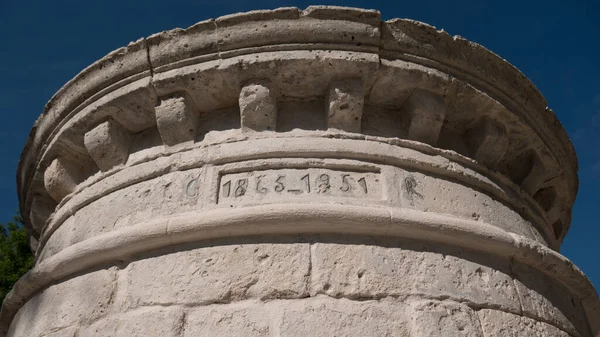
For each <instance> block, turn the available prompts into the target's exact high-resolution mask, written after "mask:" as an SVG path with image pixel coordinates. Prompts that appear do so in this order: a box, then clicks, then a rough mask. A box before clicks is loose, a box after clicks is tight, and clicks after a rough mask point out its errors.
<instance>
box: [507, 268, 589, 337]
mask: <svg viewBox="0 0 600 337" xmlns="http://www.w3.org/2000/svg"><path fill="white" fill-rule="evenodd" d="M512 270H513V275H514V276H515V285H516V287H517V290H518V291H519V295H520V297H521V302H522V303H523V312H525V313H527V315H528V316H533V317H540V318H541V319H543V320H544V321H547V322H550V323H552V324H554V325H556V326H559V327H561V329H563V330H565V331H567V332H569V333H571V334H573V335H577V334H579V335H580V336H582V337H587V336H588V334H589V328H588V324H587V322H586V317H585V313H584V311H583V308H582V306H581V302H580V301H579V300H578V299H577V298H575V297H574V296H573V295H572V294H571V293H570V292H569V291H568V290H567V289H565V287H563V286H562V285H560V284H559V283H558V282H557V281H555V280H552V279H550V278H549V277H548V276H546V275H544V274H542V273H541V272H539V271H537V270H533V269H532V268H529V267H527V266H524V265H522V264H520V263H514V264H513V266H512Z"/></svg>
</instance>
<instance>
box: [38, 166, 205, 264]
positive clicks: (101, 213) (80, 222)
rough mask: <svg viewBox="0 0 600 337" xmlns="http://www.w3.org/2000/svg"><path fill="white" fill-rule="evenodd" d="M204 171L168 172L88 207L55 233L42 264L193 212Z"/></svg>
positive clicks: (49, 241) (68, 219)
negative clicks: (89, 243)
mask: <svg viewBox="0 0 600 337" xmlns="http://www.w3.org/2000/svg"><path fill="white" fill-rule="evenodd" d="M201 171H202V169H191V170H187V171H178V172H172V173H167V174H165V175H162V176H160V177H158V178H154V179H151V180H147V181H144V182H141V183H138V184H134V185H131V186H128V187H125V188H122V189H120V190H117V191H115V192H113V193H109V194H107V195H105V196H103V197H101V198H100V199H98V200H96V201H94V202H92V203H90V204H88V205H85V206H84V207H83V208H81V209H79V210H77V212H76V213H75V214H74V215H72V216H70V217H69V218H67V219H66V220H65V221H64V222H63V223H62V225H61V226H60V227H59V228H58V229H57V230H56V231H55V232H54V233H53V235H52V236H51V237H50V239H49V240H48V241H47V243H46V245H45V247H44V249H43V250H42V252H41V254H40V257H39V259H40V261H43V260H45V259H46V258H48V257H50V256H52V255H54V254H56V253H58V252H59V251H61V250H63V249H65V248H67V247H69V246H71V245H73V244H76V243H78V242H81V241H83V240H86V239H90V238H93V237H95V236H97V235H100V234H102V233H107V232H110V231H113V230H117V229H120V228H123V227H127V226H131V225H134V224H138V223H142V222H144V221H149V220H152V219H155V218H157V217H161V216H163V217H164V216H169V215H173V214H179V213H185V212H188V211H191V210H194V209H195V208H196V207H197V203H198V199H199V196H200V193H201V191H200V186H201V182H202V181H203V180H202V179H203V176H202V174H201ZM135 172H139V170H136V171H135ZM132 178H134V177H132Z"/></svg>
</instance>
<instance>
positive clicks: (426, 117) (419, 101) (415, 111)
mask: <svg viewBox="0 0 600 337" xmlns="http://www.w3.org/2000/svg"><path fill="white" fill-rule="evenodd" d="M404 110H405V111H406V113H407V114H408V116H409V118H410V125H409V127H408V139H412V140H418V141H420V142H423V143H427V144H430V145H436V144H437V141H438V137H439V136H440V130H441V129H442V124H443V123H444V119H445V118H446V106H445V104H444V99H443V97H441V96H440V95H438V94H435V93H432V92H429V91H425V90H415V91H413V92H412V93H411V94H410V96H408V99H407V101H406V103H405V106H404Z"/></svg>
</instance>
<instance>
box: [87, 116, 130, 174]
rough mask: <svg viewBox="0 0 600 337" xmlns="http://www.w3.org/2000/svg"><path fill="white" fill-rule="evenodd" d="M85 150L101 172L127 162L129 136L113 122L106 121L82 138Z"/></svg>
mask: <svg viewBox="0 0 600 337" xmlns="http://www.w3.org/2000/svg"><path fill="white" fill-rule="evenodd" d="M84 143H85V148H86V149H87V151H88V153H89V154H90V155H91V156H92V158H93V159H94V161H95V162H96V165H98V167H99V168H100V169H101V170H102V171H108V170H110V169H111V168H113V167H114V166H116V165H122V164H125V163H126V162H127V157H129V148H130V147H131V135H130V134H129V133H128V132H127V131H126V130H124V129H123V128H122V127H121V126H120V125H119V124H117V123H116V122H115V121H113V120H108V121H106V122H104V123H102V124H100V125H98V126H96V127H95V128H93V129H92V130H91V131H89V132H87V133H86V134H85V137H84Z"/></svg>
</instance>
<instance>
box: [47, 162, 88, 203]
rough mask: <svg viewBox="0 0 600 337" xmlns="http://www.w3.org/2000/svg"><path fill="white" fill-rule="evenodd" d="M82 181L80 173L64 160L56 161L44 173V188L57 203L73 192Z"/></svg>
mask: <svg viewBox="0 0 600 337" xmlns="http://www.w3.org/2000/svg"><path fill="white" fill-rule="evenodd" d="M80 180H81V178H80V172H78V170H77V169H76V168H74V167H73V165H71V163H69V161H68V160H65V159H63V158H56V159H54V160H53V161H52V163H51V164H50V166H48V168H47V169H46V171H45V172H44V186H45V187H46V190H47V191H48V193H49V194H50V196H51V197H52V198H54V200H56V201H57V202H60V201H61V200H62V199H63V198H64V197H65V196H66V195H67V194H69V193H71V192H73V191H74V190H75V187H76V186H77V184H78V183H79V181H80Z"/></svg>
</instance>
